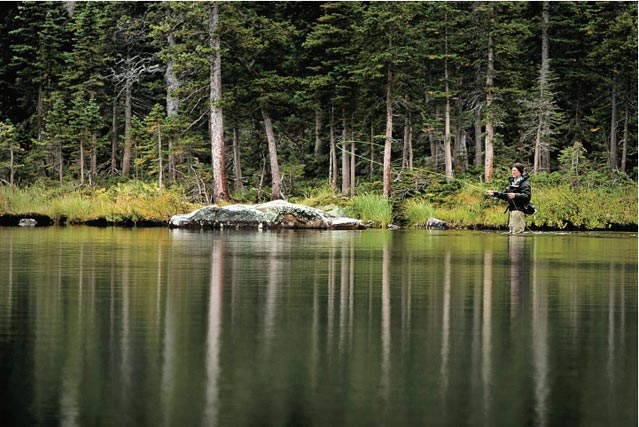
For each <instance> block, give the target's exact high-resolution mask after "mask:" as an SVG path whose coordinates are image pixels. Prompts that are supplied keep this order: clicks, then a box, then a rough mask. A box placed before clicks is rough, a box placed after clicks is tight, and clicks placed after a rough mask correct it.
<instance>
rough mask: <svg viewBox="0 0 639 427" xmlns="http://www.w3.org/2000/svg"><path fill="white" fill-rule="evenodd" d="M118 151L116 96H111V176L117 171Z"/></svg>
mask: <svg viewBox="0 0 639 427" xmlns="http://www.w3.org/2000/svg"><path fill="white" fill-rule="evenodd" d="M117 152H118V98H117V97H115V98H113V117H112V122H111V177H112V178H113V177H114V176H115V174H116V172H117Z"/></svg>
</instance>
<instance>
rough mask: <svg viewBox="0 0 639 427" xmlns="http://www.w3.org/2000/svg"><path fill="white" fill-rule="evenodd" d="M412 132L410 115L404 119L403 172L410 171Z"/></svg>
mask: <svg viewBox="0 0 639 427" xmlns="http://www.w3.org/2000/svg"><path fill="white" fill-rule="evenodd" d="M409 132H410V125H409V119H408V113H406V116H405V117H404V143H403V144H402V171H403V170H405V169H408V138H409Z"/></svg>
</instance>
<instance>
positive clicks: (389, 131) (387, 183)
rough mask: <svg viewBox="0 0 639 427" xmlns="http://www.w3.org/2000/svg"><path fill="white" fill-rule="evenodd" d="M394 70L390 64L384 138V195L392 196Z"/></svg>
mask: <svg viewBox="0 0 639 427" xmlns="http://www.w3.org/2000/svg"><path fill="white" fill-rule="evenodd" d="M392 82H393V72H392V70H391V67H390V65H388V74H387V79H386V137H385V140H384V197H390V196H391V148H392V144H393V91H392V90H393V88H392Z"/></svg>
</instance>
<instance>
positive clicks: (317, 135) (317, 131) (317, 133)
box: [313, 108, 322, 159]
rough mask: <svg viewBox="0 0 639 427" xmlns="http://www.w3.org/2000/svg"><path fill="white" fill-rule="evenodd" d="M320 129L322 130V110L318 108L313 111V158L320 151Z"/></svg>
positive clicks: (317, 155) (316, 156)
mask: <svg viewBox="0 0 639 427" xmlns="http://www.w3.org/2000/svg"><path fill="white" fill-rule="evenodd" d="M321 131H322V110H321V109H319V108H318V109H317V111H315V149H314V150H313V153H314V154H315V159H317V158H318V157H319V154H320V151H321V150H322V138H321Z"/></svg>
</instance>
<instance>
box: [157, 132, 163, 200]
mask: <svg viewBox="0 0 639 427" xmlns="http://www.w3.org/2000/svg"><path fill="white" fill-rule="evenodd" d="M161 128H162V127H161V126H160V124H159V123H158V170H159V172H158V194H160V195H162V190H163V187H164V165H163V164H162V157H163V156H162V131H161Z"/></svg>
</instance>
